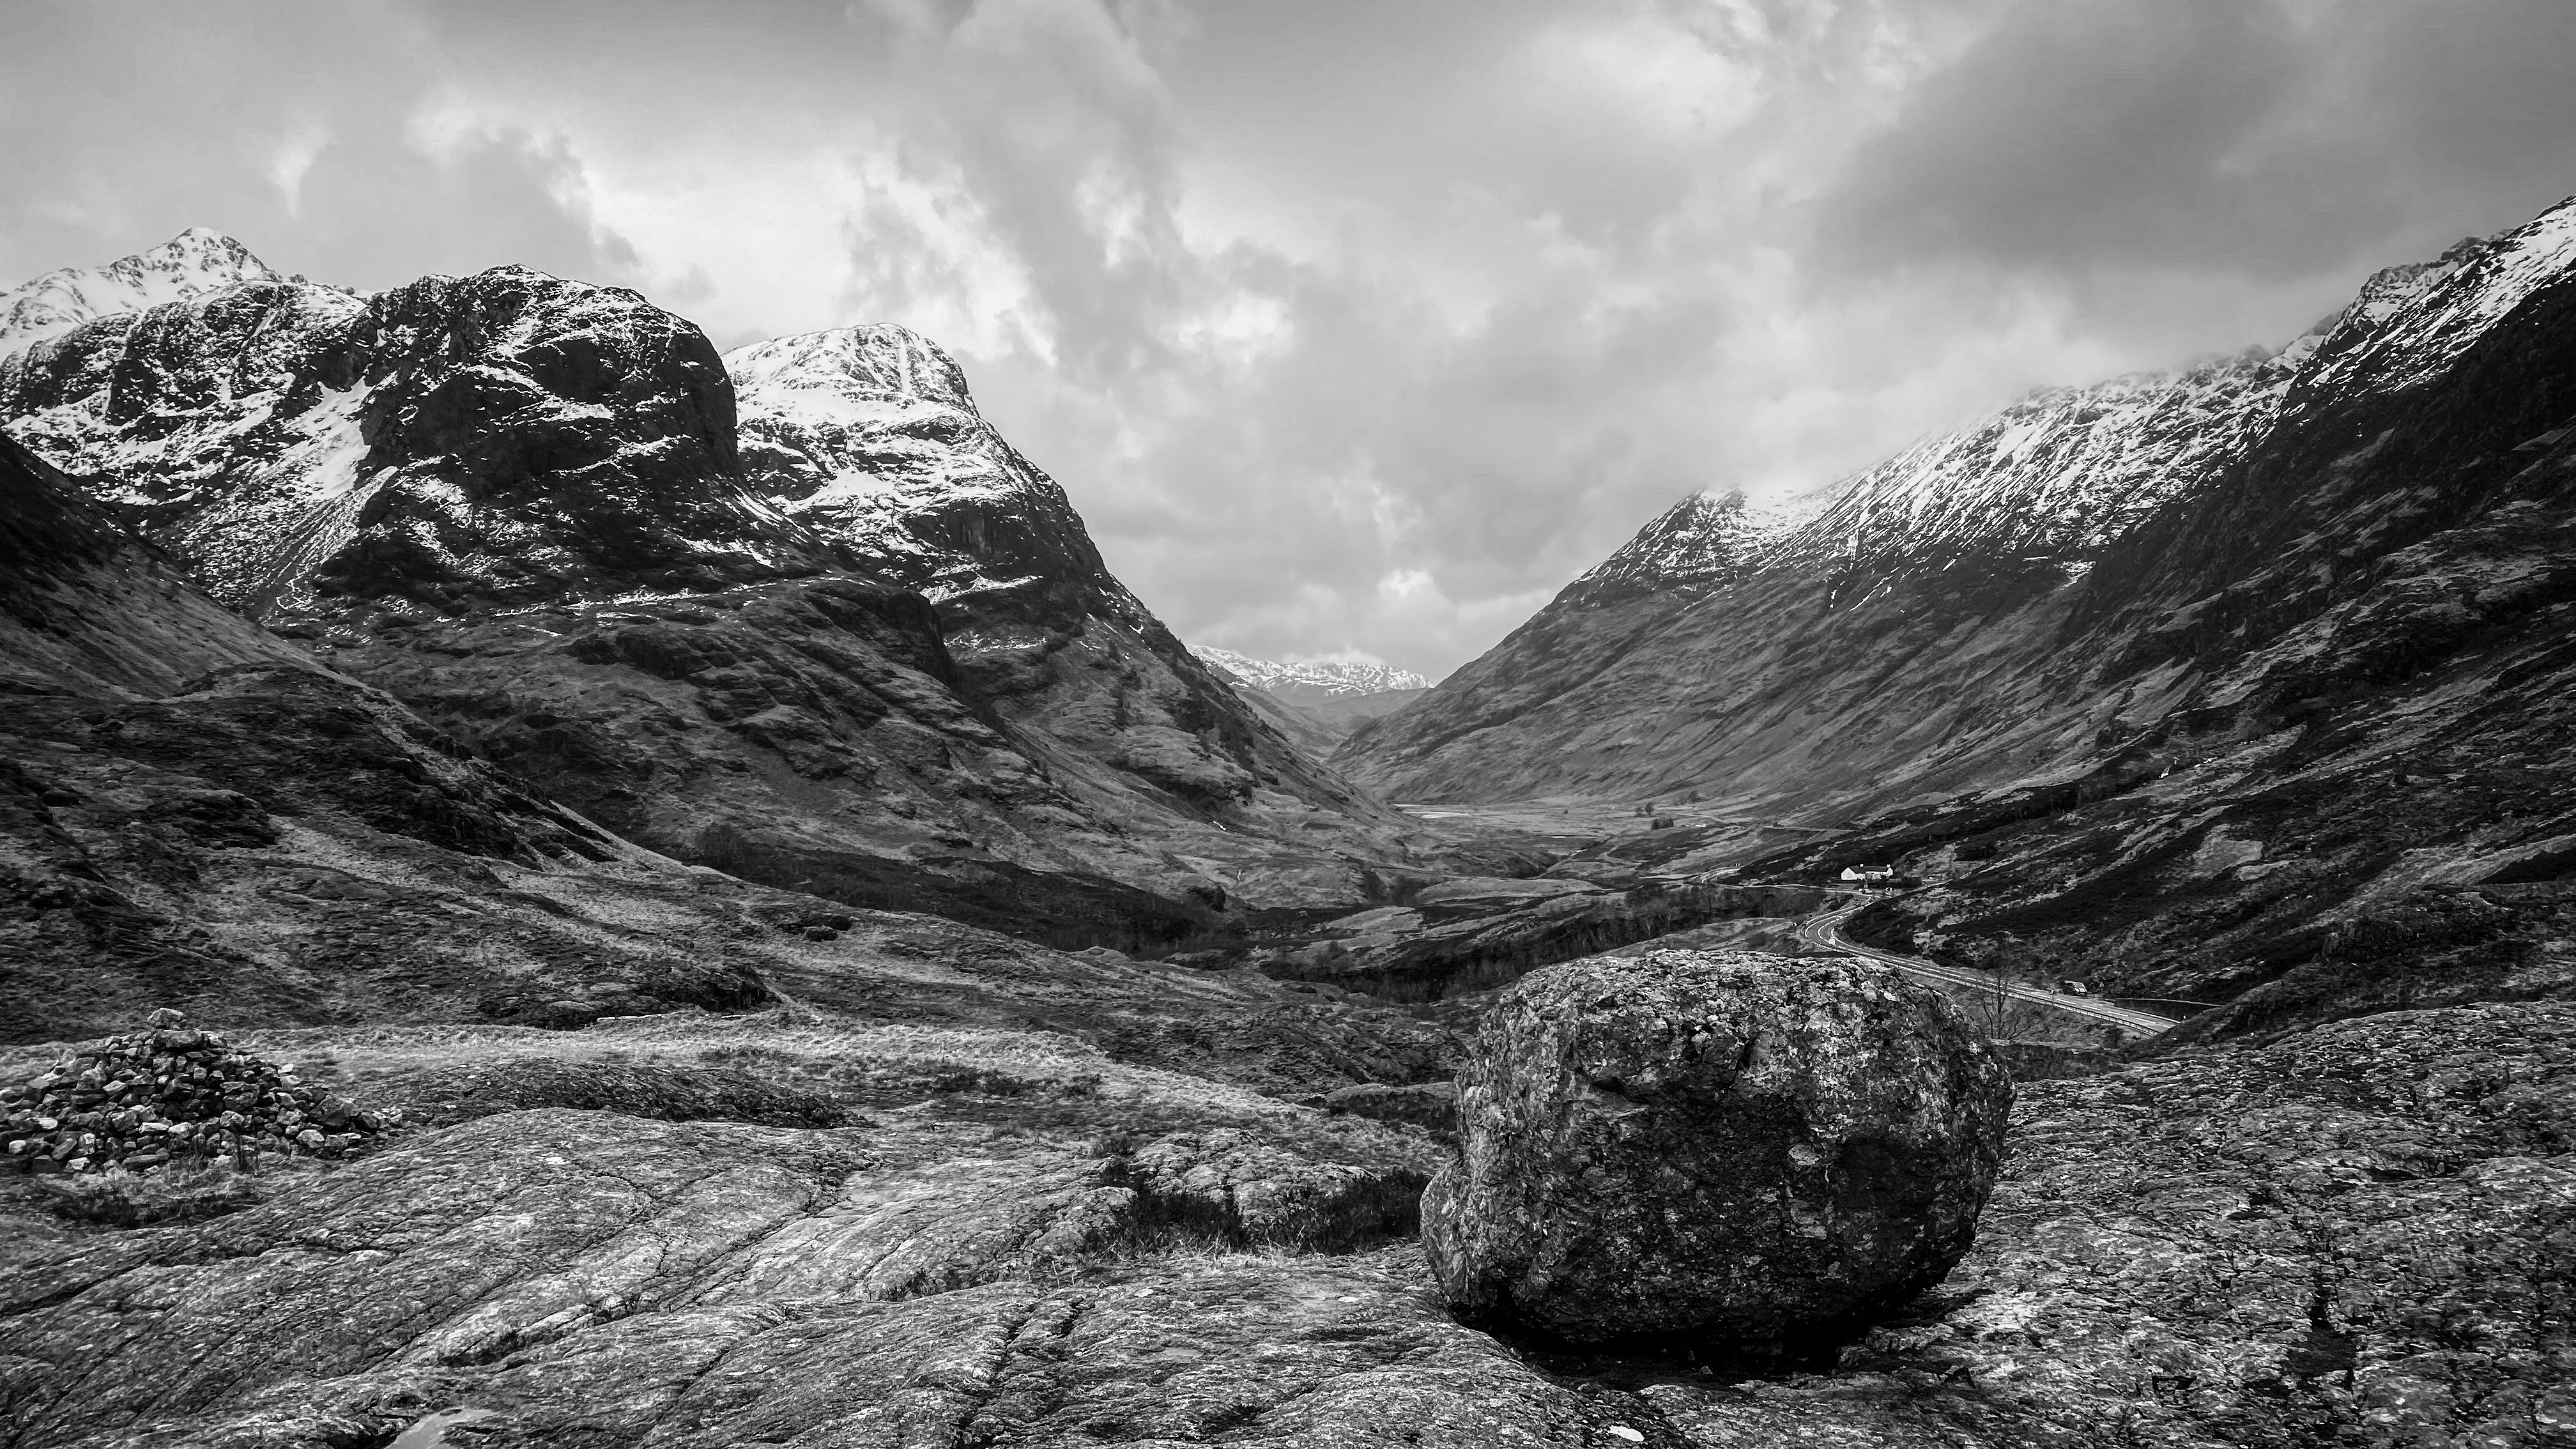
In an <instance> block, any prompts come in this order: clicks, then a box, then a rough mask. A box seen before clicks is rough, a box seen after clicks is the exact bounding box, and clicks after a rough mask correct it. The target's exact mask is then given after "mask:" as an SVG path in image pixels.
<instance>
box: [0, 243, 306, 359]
mask: <svg viewBox="0 0 2576 1449" xmlns="http://www.w3.org/2000/svg"><path fill="white" fill-rule="evenodd" d="M283 280H285V279H284V278H283V277H281V276H280V275H279V274H278V273H276V272H274V271H272V270H270V269H269V267H268V264H267V263H265V262H262V261H261V260H260V259H259V258H257V257H255V256H252V255H251V254H250V249H249V248H248V247H245V246H243V245H242V244H241V243H240V242H237V241H234V240H233V239H232V238H231V237H228V236H224V235H221V234H219V233H216V232H211V231H207V230H206V229H204V228H203V227H190V228H189V229H188V230H186V231H183V232H181V233H179V234H178V235H177V236H175V237H172V238H171V239H170V240H168V241H166V242H163V243H162V244H161V245H159V246H157V247H154V248H152V249H151V250H150V251H146V252H138V253H136V254H135V255H133V256H130V257H126V258H123V259H122V260H119V261H114V262H110V263H108V264H107V265H106V266H103V267H94V268H92V267H64V268H62V269H60V270H58V271H52V272H47V273H46V274H45V275H43V276H41V277H38V278H36V279H35V280H34V281H32V282H28V283H25V284H24V285H21V286H18V287H14V288H11V289H10V290H8V291H6V292H0V354H5V353H10V352H16V351H18V350H20V349H22V348H25V347H30V346H33V345H34V344H36V343H38V342H41V341H43V340H45V339H46V338H48V337H58V336H60V335H62V334H63V333H65V332H69V331H71V330H72V329H73V328H75V327H78V326H79V325H81V324H82V323H84V322H89V321H94V320H96V319H97V318H100V317H107V316H112V315H114V314H116V313H119V312H139V311H142V310H143V309H145V308H147V307H153V306H157V305H159V304H161V303H163V302H178V301H183V300H185V299H187V298H190V297H196V296H201V295H203V294H205V293H207V292H214V291H220V290H222V289H223V288H225V287H229V286H232V285H234V284H235V283H237V282H276V281H283Z"/></svg>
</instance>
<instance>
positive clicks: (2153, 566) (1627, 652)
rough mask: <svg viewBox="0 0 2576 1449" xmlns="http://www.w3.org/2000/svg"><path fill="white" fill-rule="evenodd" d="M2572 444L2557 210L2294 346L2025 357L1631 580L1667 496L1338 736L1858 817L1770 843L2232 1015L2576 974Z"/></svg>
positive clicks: (2302, 1010)
mask: <svg viewBox="0 0 2576 1449" xmlns="http://www.w3.org/2000/svg"><path fill="white" fill-rule="evenodd" d="M2106 430H2107V431H2106ZM2571 439H2576V206H2562V207H2560V208H2558V209H2556V210H2554V211H2552V212H2550V213H2549V214H2547V215H2545V216H2543V217H2542V218H2540V219H2539V220H2537V221H2535V222H2534V223H2532V224H2531V225H2530V226H2528V227H2525V228H2522V229H2520V230H2518V231H2516V232H2512V233H2508V234H2506V235H2504V236H2501V237H2498V238H2495V239H2493V240H2491V241H2485V242H2478V243H2471V244H2464V245H2463V246H2461V247H2459V248H2455V249H2454V250H2453V251H2452V252H2451V253H2449V254H2447V255H2446V256H2445V257H2444V258H2443V259H2442V261H2440V262H2438V263H2435V264H2432V265H2430V266H2426V267H2417V268H2402V269H2392V270H2391V271H2389V272H2385V273H2382V274H2380V276H2378V277H2375V278H2373V279H2372V282H2371V284H2370V286H2369V287H2368V288H2366V289H2365V291H2364V293H2363V295H2362V296H2361V298H2360V299H2358V300H2357V301H2356V303H2355V305H2354V306H2353V307H2352V308H2351V309H2349V310H2348V311H2347V312H2346V313H2345V314H2343V315H2342V316H2341V317H2339V318H2338V319H2335V320H2334V321H2333V322H2332V324H2331V325H2329V326H2327V327H2325V328H2323V329H2322V330H2321V331H2320V332H2318V333H2316V334H2312V335H2311V336H2310V337H2308V338H2305V339H2302V340H2301V342H2300V343H2299V344H2298V345H2296V346H2294V347H2293V348H2291V349H2290V350H2288V351H2286V352H2284V353H2282V354H2280V355H2279V356H2277V357H2271V358H2262V359H2241V360H2238V361H2236V362H2232V363H2227V364H2220V365H2217V366H2216V367H2214V368H2211V369H2202V370H2199V371H2196V372H2193V373H2186V374H2180V375H2177V376H2175V377H2173V378H2168V379H2161V380H2157V379H2148V380H2138V379H2126V380H2122V381H2121V382H2118V383H2114V384H2106V385H2104V386H2103V387H2102V388H2097V389H2076V390H2067V391H2064V392H2061V393H2057V394H2044V395H2041V396H2040V397H2037V398H2035V399H2033V400H2032V401H2031V402H2029V403H2025V404H2023V405H2021V406H2019V407H2017V408H2015V409H2012V410H2008V411H2007V413H2005V414H2003V415H2000V416H1999V417H1998V418H1996V419H1992V420H1989V421H1988V422H1986V423H1983V424H1979V425H1977V426H1975V427H1973V428H1971V429H1968V430H1965V431H1963V432H1962V433H1961V434H1957V435H1953V436H1951V437H1948V438H1943V439H1938V440H1935V441H1934V442H1932V443H1928V444H1926V445H1924V446H1923V447H1921V448H1918V449H1916V450H1912V451H1911V452H1909V453H1908V454H1906V455H1903V456H1902V457H1900V458H1898V459H1896V460H1892V461H1891V462H1890V463H1889V464H1887V465H1884V466H1883V467H1881V468H1879V469H1874V470H1872V471H1871V472H1870V473H1867V474H1864V475H1862V476H1861V477H1859V478H1857V479H1855V480H1852V481H1851V482H1850V483H1849V484H1847V485H1845V486H1844V487H1843V488H1842V489H1841V490H1840V491H1839V492H1838V493H1835V494H1832V495H1829V496H1827V497H1826V498H1824V499H1822V500H1820V501H1819V502H1817V503H1815V504H1812V505H1810V510H1809V516H1808V517H1807V518H1806V519H1805V521H1803V522H1792V523H1789V524H1786V525H1783V526H1780V527H1778V528H1777V529H1776V531H1775V532H1773V533H1772V534H1771V536H1770V537H1768V538H1765V539H1762V540H1760V541H1759V542H1758V544H1757V546H1756V547H1754V548H1752V549H1750V550H1747V551H1746V555H1745V556H1744V557H1742V558H1741V560H1740V561H1739V562H1738V563H1736V564H1735V566H1734V567H1733V569H1732V571H1731V572H1729V571H1726V570H1716V571H1712V570H1709V569H1706V568H1677V569H1675V570H1673V577H1674V582H1673V584H1672V586H1671V587H1669V588H1665V589H1660V590H1657V589H1650V588H1646V587H1643V586H1642V585H1643V582H1644V581H1645V580H1647V579H1649V578H1651V577H1652V576H1653V574H1654V568H1653V561H1654V556H1655V553H1656V551H1657V548H1658V546H1659V542H1658V541H1659V539H1661V538H1664V537H1668V536H1670V535H1672V534H1673V533H1674V532H1675V531H1676V529H1675V528H1674V527H1672V526H1671V525H1672V524H1674V522H1675V520H1672V519H1668V520H1666V521H1665V522H1664V523H1660V524H1658V525H1657V526H1656V527H1655V528H1650V529H1649V530H1648V532H1647V533H1646V534H1644V535H1641V536H1640V539H1639V541H1638V543H1637V544H1634V545H1631V549H1630V550H1628V551H1623V557H1622V558H1620V559H1614V560H1613V561H1612V564H1610V565H1605V566H1604V568H1603V569H1602V570H1596V571H1595V572H1596V575H1599V576H1602V577H1604V578H1614V580H1615V582H1616V585H1617V586H1616V587H1614V588H1603V587H1600V586H1599V584H1600V580H1599V579H1587V580H1586V581H1583V582H1579V583H1578V584H1577V585H1576V586H1574V587H1573V588H1570V589H1568V590H1567V592H1566V594H1565V595H1564V596H1562V597H1560V598H1559V599H1558V600H1557V602H1556V603H1555V604H1552V605H1551V606H1550V607H1549V608H1548V609H1547V610H1546V611H1543V612H1542V613H1541V614H1540V615H1539V616H1538V617H1537V618H1535V619H1533V620H1532V621H1531V622H1530V623H1529V624H1527V625H1524V626H1523V628H1522V629H1521V630H1520V631H1518V632H1516V633H1515V634H1514V635H1513V636H1512V638H1511V639H1509V640H1506V641H1505V643H1504V644H1503V645H1501V646H1499V647H1498V648H1497V649H1496V650H1495V651H1494V652H1493V653H1492V654H1489V655H1488V656H1487V657H1486V658H1485V659H1483V660H1480V661H1478V662H1477V663H1476V664H1474V665H1471V666H1470V667H1469V668H1468V669H1466V670H1462V671H1460V673H1459V674H1458V675H1457V676H1455V677H1454V678H1453V679H1452V680H1451V681H1449V682H1447V683H1444V684H1443V685H1442V686H1441V687H1439V688H1438V689H1435V690H1434V691H1433V692H1432V694H1431V695H1429V696H1428V697H1426V698H1425V699H1423V700H1422V701H1420V702H1418V703H1417V704H1416V705H1415V706H1413V707H1412V708H1411V709H1409V710H1407V711H1405V712H1404V713H1403V714H1401V715H1398V716H1395V717H1393V718H1391V719H1388V720H1384V721H1381V722H1379V724H1377V725H1376V726H1374V727H1372V728H1370V729H1366V730H1363V731H1362V732H1361V733H1360V734H1358V735H1357V736H1355V737H1354V738H1353V740H1352V741H1351V742H1350V743H1349V744H1348V745H1346V746H1345V747H1344V748H1343V750H1342V751H1341V752H1340V753H1339V754H1337V755H1336V757H1335V759H1336V761H1337V762H1338V763H1341V764H1342V765H1344V766H1345V767H1346V768H1347V769H1349V770H1350V771H1351V772H1352V773H1353V774H1354V775H1355V776H1356V777H1357V778H1360V779H1362V780H1364V781H1367V782H1369V783H1372V784H1375V785H1377V786H1378V787H1379V788H1381V789H1384V790H1386V791H1388V792H1389V793H1390V794H1393V795H1395V796H1396V797H1397V798H1427V799H1444V798H1445V799H1489V798H1492V799H1499V798H1507V797H1512V796H1524V797H1526V796H1536V795H1541V794H1546V793H1551V792H1564V793H1569V794H1574V795H1588V796H1592V797H1595V798H1599V797H1605V796H1606V797H1611V798H1621V797H1627V798H1635V797H1642V796H1648V795H1664V796H1667V797H1670V796H1672V795H1676V794H1679V793H1682V792H1684V791H1693V792H1697V793H1699V794H1701V795H1702V796H1704V797H1706V798H1708V799H1709V800H1711V801H1714V802H1716V803H1718V804H1719V805H1720V806H1722V807H1735V809H1736V811H1737V812H1738V813H1741V814H1749V815H1752V816H1756V817H1762V818H1772V817H1777V816H1782V815H1786V816H1788V817H1789V818H1792V819H1796V820H1799V821H1802V822H1805V823H1808V824H1850V823H1853V822H1860V823H1861V824H1862V826H1863V827H1864V828H1863V829H1862V830H1861V832H1860V833H1859V834H1856V835H1853V836H1850V837H1847V838H1844V839H1841V840H1838V841H1836V842H1835V843H1834V844H1832V845H1831V846H1828V847H1825V848H1822V849H1818V850H1811V851H1803V852H1795V853H1792V854H1789V855H1785V856H1779V857H1774V858H1771V859H1768V860H1763V861H1757V862H1755V863H1753V864H1752V865H1749V866H1747V867H1746V869H1747V870H1748V871H1751V872H1791V873H1796V872H1803V871H1807V870H1811V869H1827V870H1831V869H1838V868H1839V867H1840V866H1842V865H1845V864H1855V863H1879V862H1884V861H1888V860H1891V859H1893V860H1896V861H1898V862H1899V863H1900V864H1902V865H1903V867H1904V868H1905V869H1906V870H1907V871H1909V872H1911V873H1914V874H1917V875H1924V876H1928V877H1933V878H1936V879H1937V881H1938V883H1937V884H1936V886H1935V887H1934V888H1933V889H1930V890H1928V891H1925V892H1923V893H1921V894H1919V895H1916V896H1913V897H1909V898H1908V899H1907V901H1906V902H1905V903H1904V904H1903V905H1902V906H1901V907H1900V908H1897V909H1895V910H1893V911H1891V912H1890V913H1888V914H1887V918H1886V919H1884V920H1882V921H1881V922H1880V925H1879V929H1881V930H1883V931H1887V932H1891V933H1896V934H1903V933H1906V932H1908V931H1910V932H1911V933H1912V934H1913V936H1914V938H1915V939H1916V940H1917V941H1918V943H1920V944H1924V945H1926V946H1929V947H1931V948H1933V949H1937V950H1943V951H1948V952H1951V953H1953V954H1956V955H1959V956H1962V957H1965V958H1972V959H1976V960H1980V961H1990V962H2002V963H2006V964H2015V965H2020V966H2024V967H2027V968H2029V969H2032V970H2035V971H2042V972H2046V973H2048V974H2051V975H2068V976H2077V977H2086V978H2092V979H2095V980H2097V981H2099V982H2100V983H2102V984H2103V985H2105V986H2107V987H2108V988H2110V989H2114V990H2120V991H2131V992H2136V993H2138V994H2141V995H2152V996H2161V997H2170V998H2179V999H2186V1000H2195V1001H2224V1000H2229V999H2231V998H2236V997H2237V996H2238V995H2239V993H2245V992H2248V991H2251V992H2252V993H2253V994H2251V995H2248V996H2245V997H2244V998H2243V1000H2242V1001H2241V1002H2240V1003H2239V1005H2238V1006H2237V1007H2236V1008H2232V1009H2231V1014H2230V1015H2228V1016H2227V1017H2225V1018H2223V1019H2222V1020H2220V1021H2219V1022H2218V1023H2217V1024H2216V1025H2215V1026H2214V1027H2213V1028H2212V1029H2218V1030H2257V1029H2262V1028H2263V1027H2265V1026H2266V1025H2274V1026H2277V1025H2282V1024H2288V1023H2294V1022H2297V1021H2303V1020H2310V1019H2314V1018H2315V1017H2316V1016H2318V1015H2320V1014H2327V1015H2331V1014H2337V1013H2339V1012H2341V1011H2344V1010H2360V1009H2370V1006H2371V1004H2372V1003H2377V1004H2389V1003H2392V1002H2395V1001H2399V1000H2416V1001H2424V1002H2433V1001H2439V1000H2448V999H2465V998H2473V997H2477V996H2484V995H2556V994H2565V993H2569V992H2576V966H2571V965H2570V963H2569V961H2568V959H2567V947H2566V945H2565V940H2566V938H2567V935H2568V932H2567V929H2566V927H2567V923H2568V917H2567V915H2566V911H2567V906H2566V904H2565V901H2566V897H2567V894H2568V876H2567V872H2568V870H2569V868H2570V865H2571V863H2576V854H2571V853H2569V852H2568V850H2567V848H2566V847H2567V842H2568V841H2569V840H2570V839H2576V796H2571V795H2570V794H2569V793H2568V789H2569V787H2568V784H2567V781H2568V780H2569V779H2570V778H2576V777H2572V776H2571V774H2570V772H2569V770H2568V768H2567V761H2568V760H2569V759H2570V758H2571V757H2576V721H2572V720H2571V716H2570V706H2569V704H2568V701H2569V700H2570V699H2571V698H2576V654H2570V653H2569V651H2568V650H2567V649H2566V648H2565V638H2566V632H2567V629H2568V627H2569V625H2570V623H2576V612H2571V611H2576V511H2571V509H2576V469H2571V467H2570V460H2571V456H2572V455H2571V447H2570V444H2571ZM1695 506H1696V505H1686V507H1695ZM1677 512H1678V511H1677ZM1681 522H1684V523H1687V522H1688V520H1681ZM1703 553H1704V551H1703ZM2410 942H2411V943H2417V944H2419V945H2421V944H2424V943H2431V944H2430V946H2429V947H2428V948H2427V949H2423V950H2416V949H2414V948H2413V947H2411V946H2410V947H2409V948H2408V949H2407V950H2405V951H2400V950H2399V943H2410ZM2400 956H2403V957H2404V958H2405V959H2406V960H2407V961H2408V962H2410V963H2411V964H2410V965H2409V966H2408V967H2407V968H2406V970H2405V971H2404V972H2400V971H2398V970H2397V969H2396V968H2395V967H2394V966H2393V965H2391V964H2390V963H2391V962H2393V961H2395V960H2396V959H2398V958H2399V957H2400ZM2402 977H2411V979H2401V978H2402ZM2267 983H2268V984H2267Z"/></svg>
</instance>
